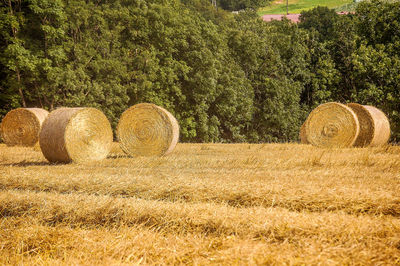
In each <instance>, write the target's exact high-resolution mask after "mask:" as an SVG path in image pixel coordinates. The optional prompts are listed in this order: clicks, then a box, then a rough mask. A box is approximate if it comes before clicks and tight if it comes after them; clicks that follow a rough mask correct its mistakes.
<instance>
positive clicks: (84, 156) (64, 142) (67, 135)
mask: <svg viewBox="0 0 400 266" xmlns="http://www.w3.org/2000/svg"><path fill="white" fill-rule="evenodd" d="M112 142H113V133H112V129H111V125H110V122H109V121H108V119H107V117H106V116H105V115H104V114H103V113H102V112H101V111H99V110H97V109H95V108H59V109H57V110H54V111H53V112H51V113H50V114H49V116H48V117H47V119H46V120H45V121H44V123H43V126H42V131H41V132H40V139H39V144H40V149H41V150H42V152H43V155H44V157H46V159H47V160H49V161H50V162H61V163H69V162H72V161H73V162H77V163H82V162H92V161H98V160H102V159H104V158H106V157H107V155H108V153H109V151H110V149H111V144H112Z"/></svg>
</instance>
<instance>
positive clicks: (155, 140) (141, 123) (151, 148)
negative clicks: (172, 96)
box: [117, 103, 179, 156]
mask: <svg viewBox="0 0 400 266" xmlns="http://www.w3.org/2000/svg"><path fill="white" fill-rule="evenodd" d="M117 137H118V140H119V142H120V146H121V149H122V150H123V151H124V152H125V153H127V154H128V155H131V156H153V155H165V154H168V153H170V152H172V151H173V150H174V148H175V146H176V144H177V143H178V139H179V124H178V122H177V121H176V119H175V117H174V116H173V115H172V114H171V113H170V112H168V111H167V110H165V109H164V108H162V107H159V106H157V105H154V104H150V103H140V104H136V105H134V106H132V107H130V108H129V109H127V110H126V111H125V112H124V113H123V114H122V115H121V118H120V120H119V122H118V126H117Z"/></svg>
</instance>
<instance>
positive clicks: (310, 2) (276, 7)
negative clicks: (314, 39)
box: [258, 0, 353, 15]
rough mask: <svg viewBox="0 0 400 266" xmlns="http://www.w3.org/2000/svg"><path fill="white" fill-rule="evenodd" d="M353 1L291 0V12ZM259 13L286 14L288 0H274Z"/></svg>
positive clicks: (330, 6)
mask: <svg viewBox="0 0 400 266" xmlns="http://www.w3.org/2000/svg"><path fill="white" fill-rule="evenodd" d="M352 2H353V1H352V0H289V13H290V14H298V13H301V11H303V10H309V9H312V8H314V7H317V6H327V7H329V8H337V7H341V6H343V5H346V4H349V3H352ZM258 14H259V15H265V14H286V1H285V0H274V1H273V2H272V4H271V5H269V6H266V7H263V8H260V9H259V11H258Z"/></svg>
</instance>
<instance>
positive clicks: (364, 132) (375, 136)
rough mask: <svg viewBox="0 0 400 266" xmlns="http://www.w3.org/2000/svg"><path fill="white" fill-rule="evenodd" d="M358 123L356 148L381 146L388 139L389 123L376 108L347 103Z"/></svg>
mask: <svg viewBox="0 0 400 266" xmlns="http://www.w3.org/2000/svg"><path fill="white" fill-rule="evenodd" d="M347 106H349V107H350V108H351V109H352V110H353V111H354V112H355V113H356V115H357V117H358V121H359V123H360V133H359V134H358V137H357V139H356V141H355V143H354V146H356V147H367V146H382V145H385V144H387V142H388V141H389V138H390V123H389V119H388V118H387V117H386V115H385V114H384V113H383V112H382V111H381V110H379V109H378V108H376V107H373V106H369V105H361V104H358V103H349V104H348V105H347Z"/></svg>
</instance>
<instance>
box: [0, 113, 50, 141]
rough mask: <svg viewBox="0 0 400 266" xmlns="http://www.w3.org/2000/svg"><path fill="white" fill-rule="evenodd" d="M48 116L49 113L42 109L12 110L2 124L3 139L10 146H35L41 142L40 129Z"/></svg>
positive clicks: (0, 130) (0, 125)
mask: <svg viewBox="0 0 400 266" xmlns="http://www.w3.org/2000/svg"><path fill="white" fill-rule="evenodd" d="M48 114H49V112H47V111H46V110H44V109H41V108H17V109H14V110H11V111H10V112H8V113H7V114H6V115H5V117H4V118H3V120H2V122H1V124H0V127H1V129H0V132H1V139H2V140H3V141H4V143H5V144H7V145H8V146H26V147H32V146H34V145H35V144H36V143H37V142H38V140H39V133H40V129H41V127H42V124H43V121H44V120H45V119H46V117H47V115H48Z"/></svg>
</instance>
